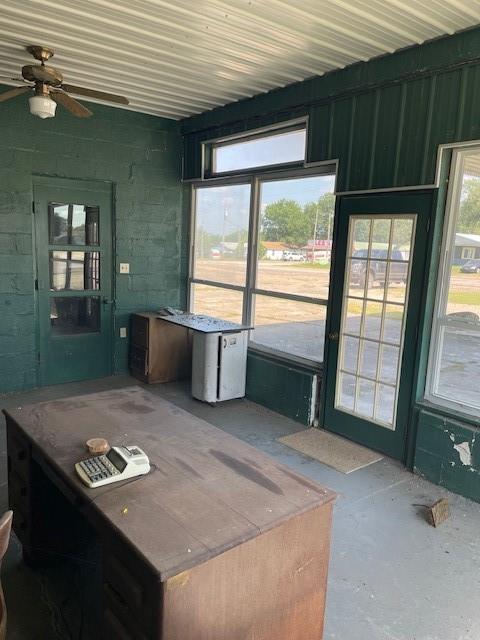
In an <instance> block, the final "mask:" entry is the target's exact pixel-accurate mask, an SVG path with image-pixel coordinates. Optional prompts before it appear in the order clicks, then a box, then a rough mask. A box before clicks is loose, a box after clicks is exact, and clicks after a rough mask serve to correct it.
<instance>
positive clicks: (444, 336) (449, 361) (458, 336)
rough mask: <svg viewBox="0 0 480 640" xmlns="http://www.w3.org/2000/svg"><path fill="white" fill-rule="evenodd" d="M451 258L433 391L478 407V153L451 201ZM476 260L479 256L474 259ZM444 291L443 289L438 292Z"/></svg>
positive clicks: (479, 409)
mask: <svg viewBox="0 0 480 640" xmlns="http://www.w3.org/2000/svg"><path fill="white" fill-rule="evenodd" d="M452 206H453V209H452V212H451V215H453V216H454V217H455V219H454V224H453V227H452V237H451V238H450V240H451V244H452V247H451V251H450V263H449V265H448V268H447V270H446V273H445V276H444V277H446V278H448V281H447V282H444V296H443V300H442V303H441V304H440V305H439V309H438V320H437V323H438V331H437V343H436V345H435V346H436V353H434V355H433V357H432V358H431V362H430V367H432V368H434V369H435V372H431V373H436V376H433V379H434V384H433V388H432V390H431V391H432V392H433V394H434V395H437V396H439V397H441V398H445V399H446V400H450V401H454V402H457V403H459V404H460V405H462V406H466V405H468V406H469V407H470V409H473V410H474V411H475V410H476V413H477V415H478V414H479V413H480V393H479V388H480V386H479V384H480V383H479V380H480V154H479V153H478V152H477V153H475V154H472V155H469V156H467V158H466V160H465V165H464V169H463V176H462V184H461V191H460V196H459V201H457V202H454V203H453V205H452ZM476 261H478V262H476ZM477 265H478V268H477ZM439 293H440V292H439Z"/></svg>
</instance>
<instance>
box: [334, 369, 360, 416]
mask: <svg viewBox="0 0 480 640" xmlns="http://www.w3.org/2000/svg"><path fill="white" fill-rule="evenodd" d="M356 384H357V378H356V377H355V376H352V375H349V374H348V373H340V376H339V382H338V385H339V402H340V404H341V406H342V408H344V409H347V411H348V410H349V411H353V410H354V408H355V391H356Z"/></svg>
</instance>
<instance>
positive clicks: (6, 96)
mask: <svg viewBox="0 0 480 640" xmlns="http://www.w3.org/2000/svg"><path fill="white" fill-rule="evenodd" d="M30 89H31V87H15V89H9V90H8V91H4V92H3V93H0V102H5V101H6V100H10V98H15V96H19V95H21V94H22V93H27V91H30Z"/></svg>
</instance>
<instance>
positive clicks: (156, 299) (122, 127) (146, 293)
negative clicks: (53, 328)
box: [0, 87, 187, 393]
mask: <svg viewBox="0 0 480 640" xmlns="http://www.w3.org/2000/svg"><path fill="white" fill-rule="evenodd" d="M5 88H6V87H0V91H1V90H3V89H5ZM91 108H92V111H93V112H94V116H93V117H92V118H89V119H85V120H83V119H77V118H74V117H73V116H71V115H70V114H69V113H67V112H66V111H64V110H63V109H61V108H60V107H59V108H58V112H57V116H56V117H55V118H53V119H52V120H44V121H42V120H39V119H38V118H34V117H33V116H31V115H30V113H29V111H28V105H27V101H26V99H25V97H24V96H22V97H19V98H16V99H14V100H11V101H9V102H6V103H4V104H1V105H0V354H1V358H0V393H2V392H8V391H15V390H19V389H27V388H30V387H33V386H35V385H36V384H37V367H36V353H37V349H36V344H35V295H34V259H33V236H32V228H33V224H32V222H33V218H32V177H33V176H34V175H40V174H41V175H50V176H55V177H64V178H74V179H88V180H102V181H109V182H111V183H112V186H113V190H114V196H115V220H114V226H115V234H114V242H115V245H116V264H117V266H118V263H119V262H129V263H130V275H118V276H117V279H116V289H117V290H116V310H115V338H114V340H115V344H114V372H115V373H120V372H125V371H126V370H127V351H128V339H120V337H119V331H118V328H119V327H120V326H127V327H128V320H129V315H130V313H132V312H133V311H138V310H144V309H156V308H158V307H160V306H163V305H173V306H181V305H183V304H184V303H185V302H184V301H185V279H186V274H187V245H186V233H185V229H186V226H185V221H186V212H185V210H184V209H182V190H183V187H182V185H181V183H180V167H181V138H180V135H179V130H178V124H177V123H175V122H173V121H168V120H164V119H161V118H155V117H152V116H147V115H143V114H138V113H133V112H130V111H125V110H120V109H112V108H108V107H104V106H100V105H92V107H91ZM117 271H118V268H117Z"/></svg>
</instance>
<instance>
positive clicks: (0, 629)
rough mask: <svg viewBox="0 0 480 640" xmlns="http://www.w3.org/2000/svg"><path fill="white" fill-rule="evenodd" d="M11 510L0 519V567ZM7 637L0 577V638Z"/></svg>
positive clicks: (9, 524)
mask: <svg viewBox="0 0 480 640" xmlns="http://www.w3.org/2000/svg"><path fill="white" fill-rule="evenodd" d="M12 519H13V511H7V512H6V513H5V514H4V515H3V516H2V518H1V519H0V569H1V566H2V560H3V556H4V555H5V553H6V552H7V549H8V543H9V540H10V530H11V528H12ZM6 637H7V608H6V606H5V598H4V597H3V589H2V581H1V579H0V640H5V639H6Z"/></svg>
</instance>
